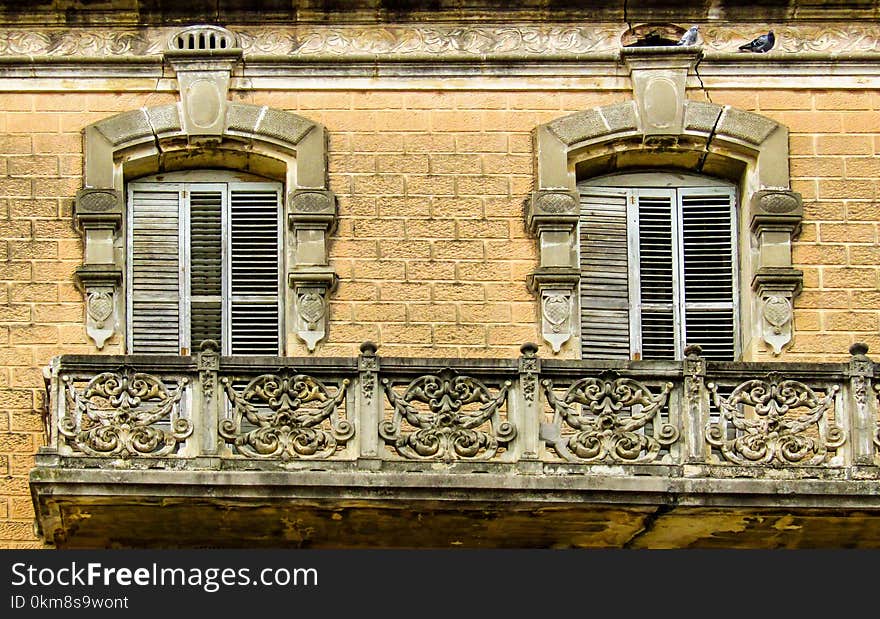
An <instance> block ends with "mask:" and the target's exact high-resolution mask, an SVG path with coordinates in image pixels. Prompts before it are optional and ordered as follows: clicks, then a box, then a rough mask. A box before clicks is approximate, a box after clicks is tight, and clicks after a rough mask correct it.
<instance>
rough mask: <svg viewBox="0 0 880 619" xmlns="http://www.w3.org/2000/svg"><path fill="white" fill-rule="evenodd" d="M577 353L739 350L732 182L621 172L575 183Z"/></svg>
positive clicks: (723, 354)
mask: <svg viewBox="0 0 880 619" xmlns="http://www.w3.org/2000/svg"><path fill="white" fill-rule="evenodd" d="M578 193H579V196H580V218H579V226H578V230H579V232H578V238H579V250H580V253H579V264H580V272H581V279H580V309H581V316H580V318H581V319H580V325H581V333H580V336H581V355H582V357H583V358H606V359H607V358H612V359H613V358H622V359H630V358H632V359H681V358H683V356H684V355H683V350H684V347H685V345H686V344H699V345H700V346H702V348H703V354H704V355H705V356H706V357H708V358H711V359H721V360H732V359H735V358H736V357H737V355H738V353H739V343H738V333H737V324H738V297H739V294H738V290H739V285H738V271H739V269H738V268H737V240H736V229H737V225H736V221H737V208H736V189H735V187H734V186H733V185H731V184H730V183H726V182H722V181H717V180H715V179H713V178H709V177H705V176H696V175H689V174H681V173H675V172H669V173H647V172H646V173H630V174H615V175H610V176H605V177H600V178H593V179H588V180H584V181H581V182H580V183H578Z"/></svg>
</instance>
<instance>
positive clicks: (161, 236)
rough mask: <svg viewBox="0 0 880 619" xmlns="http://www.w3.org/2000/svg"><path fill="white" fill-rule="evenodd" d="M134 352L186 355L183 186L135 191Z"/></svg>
mask: <svg viewBox="0 0 880 619" xmlns="http://www.w3.org/2000/svg"><path fill="white" fill-rule="evenodd" d="M129 204H130V209H129V220H128V222H129V230H130V242H131V257H132V259H131V260H130V261H129V266H128V278H129V282H130V290H131V294H130V295H129V297H128V303H129V311H128V315H129V317H130V318H129V320H130V325H131V328H130V329H129V334H130V335H129V336H130V338H131V340H130V342H129V350H130V351H131V352H133V353H136V354H137V353H144V354H173V355H178V354H180V339H181V338H180V316H181V299H182V298H184V291H183V290H182V286H181V284H182V280H181V277H180V257H179V256H180V248H181V243H180V236H181V233H180V211H181V192H180V188H179V186H177V185H165V186H163V187H162V188H161V189H160V188H159V187H158V186H157V185H152V186H151V184H143V185H138V186H136V187H131V188H130V189H129Z"/></svg>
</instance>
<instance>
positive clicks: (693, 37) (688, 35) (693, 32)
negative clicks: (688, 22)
mask: <svg viewBox="0 0 880 619" xmlns="http://www.w3.org/2000/svg"><path fill="white" fill-rule="evenodd" d="M699 29H700V27H699V26H691V27H690V28H688V31H687V32H685V33H684V35H682V37H681V40H680V41H679V42H678V43H677V45H696V44H697V31H698V30H699Z"/></svg>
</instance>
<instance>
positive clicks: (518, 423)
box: [508, 342, 541, 461]
mask: <svg viewBox="0 0 880 619" xmlns="http://www.w3.org/2000/svg"><path fill="white" fill-rule="evenodd" d="M520 353H521V355H520V358H519V389H517V390H516V391H515V392H514V395H513V397H512V398H511V399H510V410H509V413H508V414H509V416H510V418H511V421H512V422H513V424H514V426H515V427H516V432H517V438H516V442H515V445H516V454H515V455H516V458H517V460H518V461H530V460H531V461H537V460H538V440H539V439H538V435H539V429H540V426H541V407H540V397H539V395H538V391H539V390H538V385H539V383H540V375H541V360H540V359H539V358H538V346H537V345H536V344H533V343H531V342H529V343H527V344H523V345H522V347H521V348H520Z"/></svg>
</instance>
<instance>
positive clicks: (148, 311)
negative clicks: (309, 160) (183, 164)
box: [125, 170, 285, 355]
mask: <svg viewBox="0 0 880 619" xmlns="http://www.w3.org/2000/svg"><path fill="white" fill-rule="evenodd" d="M282 195H283V192H282V187H281V184H280V183H276V182H267V181H266V180H265V179H261V178H259V177H256V176H252V175H245V174H241V173H238V174H235V175H233V174H231V173H229V172H223V171H209V170H200V171H187V172H175V173H168V174H161V175H157V176H151V177H146V178H142V179H139V180H137V181H134V182H130V183H128V187H127V203H128V208H127V222H126V228H127V234H128V240H127V251H128V259H127V260H126V265H127V272H126V277H125V280H126V282H127V294H126V301H127V307H126V313H127V318H128V320H127V321H126V323H127V324H128V325H129V328H128V333H127V350H128V352H130V353H135V354H138V353H152V354H184V355H185V354H189V351H193V350H198V349H199V346H200V345H201V343H202V342H203V341H205V340H209V339H211V340H215V341H217V342H220V343H221V351H222V353H223V354H227V355H249V354H250V355H278V354H280V353H281V351H282V350H283V347H282V344H283V342H282V339H283V334H284V329H283V324H282V317H283V316H284V311H283V309H282V302H283V297H284V295H283V294H282V293H283V288H282V285H283V281H282V274H283V273H284V272H285V271H284V268H283V264H282V260H283V252H282V247H284V241H283V239H282V235H283V233H284V227H283V225H282V221H283V214H282V199H281V196H282Z"/></svg>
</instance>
